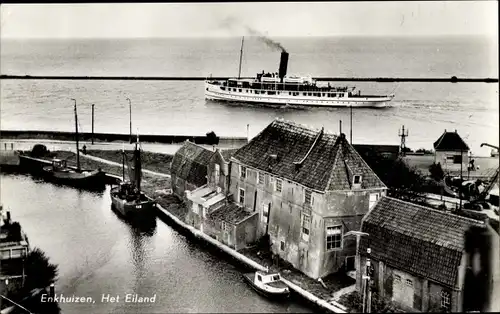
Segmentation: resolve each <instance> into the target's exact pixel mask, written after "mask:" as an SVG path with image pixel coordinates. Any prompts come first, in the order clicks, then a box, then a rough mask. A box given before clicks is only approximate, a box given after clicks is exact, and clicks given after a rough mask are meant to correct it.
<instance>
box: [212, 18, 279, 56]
mask: <svg viewBox="0 0 500 314" xmlns="http://www.w3.org/2000/svg"><path fill="white" fill-rule="evenodd" d="M220 25H221V27H223V28H231V29H232V28H234V27H236V26H241V27H243V28H244V29H245V30H246V32H247V33H249V34H250V35H252V36H255V37H257V39H259V40H260V41H262V42H263V43H265V44H266V45H267V46H268V47H270V48H272V49H274V50H279V51H282V52H286V49H285V47H283V46H282V45H281V44H280V43H279V42H277V41H275V40H272V39H271V38H269V37H267V36H266V35H264V34H262V33H261V32H259V31H257V30H255V29H253V28H251V27H250V26H246V25H242V23H240V22H239V21H238V20H237V19H235V18H233V17H228V18H226V19H224V20H223V21H222V23H221V24H220Z"/></svg>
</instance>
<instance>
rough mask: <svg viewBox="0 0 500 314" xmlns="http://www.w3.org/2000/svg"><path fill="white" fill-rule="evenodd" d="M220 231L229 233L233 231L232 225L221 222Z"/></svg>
mask: <svg viewBox="0 0 500 314" xmlns="http://www.w3.org/2000/svg"><path fill="white" fill-rule="evenodd" d="M220 229H221V230H222V231H227V232H229V231H231V225H230V224H228V223H227V222H225V221H223V222H221V225H220Z"/></svg>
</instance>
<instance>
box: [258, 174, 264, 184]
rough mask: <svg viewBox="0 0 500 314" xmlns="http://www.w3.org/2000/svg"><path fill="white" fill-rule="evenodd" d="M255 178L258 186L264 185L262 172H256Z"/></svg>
mask: <svg viewBox="0 0 500 314" xmlns="http://www.w3.org/2000/svg"><path fill="white" fill-rule="evenodd" d="M257 177H258V178H257V180H258V182H259V184H264V174H263V173H262V172H257Z"/></svg>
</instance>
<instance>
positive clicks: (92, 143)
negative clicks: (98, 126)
mask: <svg viewBox="0 0 500 314" xmlns="http://www.w3.org/2000/svg"><path fill="white" fill-rule="evenodd" d="M92 145H94V104H92Z"/></svg>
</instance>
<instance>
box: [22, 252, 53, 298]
mask: <svg viewBox="0 0 500 314" xmlns="http://www.w3.org/2000/svg"><path fill="white" fill-rule="evenodd" d="M58 272H59V271H58V268H57V265H54V264H51V263H50V262H49V259H48V257H47V256H46V255H45V253H44V252H43V251H42V250H40V249H39V248H35V249H34V250H32V251H31V252H30V253H29V254H28V257H27V258H26V261H25V274H26V283H25V286H26V288H27V289H28V291H29V290H31V289H36V288H42V289H43V288H46V287H48V286H50V284H51V283H54V282H55V281H56V279H57V275H58Z"/></svg>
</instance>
